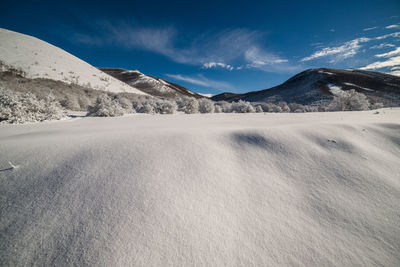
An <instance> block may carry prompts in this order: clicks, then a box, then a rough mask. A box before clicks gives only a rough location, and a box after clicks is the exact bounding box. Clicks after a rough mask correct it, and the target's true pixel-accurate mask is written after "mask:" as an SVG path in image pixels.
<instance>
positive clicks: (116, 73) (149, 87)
mask: <svg viewBox="0 0 400 267" xmlns="http://www.w3.org/2000/svg"><path fill="white" fill-rule="evenodd" d="M100 70H102V71H104V72H105V73H107V74H109V75H111V76H113V77H114V78H116V79H118V80H120V81H122V82H124V83H127V84H128V85H131V86H134V87H135V88H137V89H139V90H141V91H142V92H145V93H147V94H149V95H152V96H157V97H167V98H174V97H177V96H190V97H195V98H203V96H202V95H199V94H196V93H193V92H191V91H190V90H189V89H187V88H185V87H182V86H180V85H178V84H175V83H171V82H168V81H165V80H163V79H161V78H157V77H154V76H150V75H145V74H143V73H141V72H140V71H138V70H125V69H119V68H100Z"/></svg>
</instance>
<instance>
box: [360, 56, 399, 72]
mask: <svg viewBox="0 0 400 267" xmlns="http://www.w3.org/2000/svg"><path fill="white" fill-rule="evenodd" d="M398 65H400V56H398V57H392V58H389V59H388V60H386V61H377V62H374V63H371V64H369V65H367V66H365V67H363V68H361V69H362V70H375V69H382V68H387V67H393V66H398Z"/></svg>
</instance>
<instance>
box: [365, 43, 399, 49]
mask: <svg viewBox="0 0 400 267" xmlns="http://www.w3.org/2000/svg"><path fill="white" fill-rule="evenodd" d="M386 47H395V45H394V44H389V43H382V44H378V45H374V46H371V47H370V48H369V49H382V48H386Z"/></svg>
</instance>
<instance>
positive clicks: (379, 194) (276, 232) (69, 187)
mask: <svg viewBox="0 0 400 267" xmlns="http://www.w3.org/2000/svg"><path fill="white" fill-rule="evenodd" d="M374 113H376V112H375V111H365V112H336V113H306V114H247V115H243V114H214V115H209V114H197V115H190V116H185V115H164V116H158V115H155V116H149V115H133V116H128V117H119V118H84V119H76V120H69V121H59V122H52V123H42V124H32V125H1V126H0V164H1V166H0V168H1V171H0V212H1V216H0V237H1V242H0V259H1V263H0V264H1V265H14V266H15V265H42V266H48V265H59V266H61V265H78V266H81V265H94V266H254V265H257V266H277V265H295V266H327V265H333V266H355V265H362V266H365V265H369V266H375V265H385V266H398V265H399V263H400V180H399V173H400V164H399V162H400V120H399V118H400V110H399V109H393V110H380V111H379V112H378V113H377V114H374ZM9 161H10V162H11V163H12V164H14V165H19V168H10V165H9V163H8V162H9Z"/></svg>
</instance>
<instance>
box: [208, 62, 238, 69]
mask: <svg viewBox="0 0 400 267" xmlns="http://www.w3.org/2000/svg"><path fill="white" fill-rule="evenodd" d="M216 68H222V69H228V70H233V69H234V67H233V66H231V65H229V64H225V63H222V62H208V63H204V64H203V69H216Z"/></svg>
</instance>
